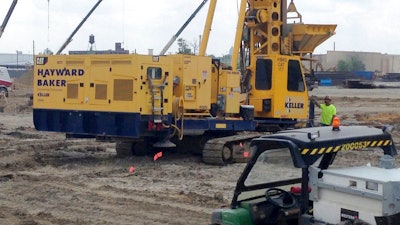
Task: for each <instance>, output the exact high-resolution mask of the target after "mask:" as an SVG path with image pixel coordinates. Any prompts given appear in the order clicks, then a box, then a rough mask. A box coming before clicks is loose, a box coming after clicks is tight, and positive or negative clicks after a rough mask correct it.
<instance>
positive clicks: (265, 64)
mask: <svg viewBox="0 0 400 225" xmlns="http://www.w3.org/2000/svg"><path fill="white" fill-rule="evenodd" d="M271 80H272V60H270V59H257V63H256V84H255V86H256V89H257V90H270V89H271V85H272V84H271Z"/></svg>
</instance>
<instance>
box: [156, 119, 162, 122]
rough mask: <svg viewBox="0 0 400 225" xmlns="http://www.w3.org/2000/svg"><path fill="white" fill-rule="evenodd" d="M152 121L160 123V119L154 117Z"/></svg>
mask: <svg viewBox="0 0 400 225" xmlns="http://www.w3.org/2000/svg"><path fill="white" fill-rule="evenodd" d="M154 123H162V120H161V119H154Z"/></svg>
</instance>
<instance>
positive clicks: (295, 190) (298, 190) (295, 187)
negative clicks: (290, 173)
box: [290, 186, 311, 194]
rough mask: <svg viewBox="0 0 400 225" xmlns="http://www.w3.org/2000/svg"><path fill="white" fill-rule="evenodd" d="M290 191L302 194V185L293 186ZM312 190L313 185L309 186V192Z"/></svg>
mask: <svg viewBox="0 0 400 225" xmlns="http://www.w3.org/2000/svg"><path fill="white" fill-rule="evenodd" d="M290 192H292V193H293V194H300V193H301V187H300V186H293V187H291V188H290ZM310 192H311V187H308V193H310Z"/></svg>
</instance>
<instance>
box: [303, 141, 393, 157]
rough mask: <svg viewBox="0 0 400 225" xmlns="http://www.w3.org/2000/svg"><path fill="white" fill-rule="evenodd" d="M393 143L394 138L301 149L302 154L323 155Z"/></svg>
mask: <svg viewBox="0 0 400 225" xmlns="http://www.w3.org/2000/svg"><path fill="white" fill-rule="evenodd" d="M391 144H392V140H389V139H387V140H375V141H356V142H348V143H343V144H340V145H334V146H329V147H317V148H313V149H310V148H304V149H302V150H301V154H302V155H321V154H326V153H332V152H338V151H350V150H358V149H363V148H367V147H383V146H389V145H391Z"/></svg>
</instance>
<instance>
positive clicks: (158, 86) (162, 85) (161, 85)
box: [152, 84, 165, 88]
mask: <svg viewBox="0 0 400 225" xmlns="http://www.w3.org/2000/svg"><path fill="white" fill-rule="evenodd" d="M152 86H153V88H160V87H165V84H153V85H152Z"/></svg>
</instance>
